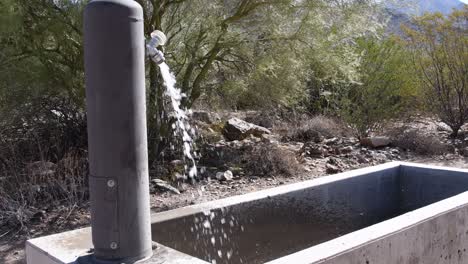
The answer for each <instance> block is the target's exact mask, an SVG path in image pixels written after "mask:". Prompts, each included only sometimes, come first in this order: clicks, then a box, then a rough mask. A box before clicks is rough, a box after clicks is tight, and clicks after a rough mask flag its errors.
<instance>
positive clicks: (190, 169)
mask: <svg viewBox="0 0 468 264" xmlns="http://www.w3.org/2000/svg"><path fill="white" fill-rule="evenodd" d="M159 69H160V70H161V75H162V77H163V79H164V85H165V86H166V91H165V95H167V97H168V98H170V101H171V106H172V110H173V111H174V113H173V114H174V117H175V119H176V121H175V123H174V124H172V129H173V131H174V136H175V137H180V138H181V139H182V142H183V144H182V147H183V154H184V159H185V160H186V162H187V163H186V164H185V171H186V173H188V177H189V178H190V179H192V180H193V179H194V178H195V177H196V176H197V164H196V161H195V157H196V153H195V151H194V149H195V148H194V140H193V138H194V135H195V129H194V128H192V127H191V125H190V124H189V119H188V114H189V110H186V109H183V108H182V99H183V98H184V97H185V94H183V93H182V91H181V90H180V89H179V88H177V87H176V79H175V76H174V74H172V72H171V70H170V68H169V66H168V65H167V64H166V63H165V62H162V63H161V64H159ZM184 176H185V177H186V175H184Z"/></svg>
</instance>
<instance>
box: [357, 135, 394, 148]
mask: <svg viewBox="0 0 468 264" xmlns="http://www.w3.org/2000/svg"><path fill="white" fill-rule="evenodd" d="M391 143H392V141H391V140H390V138H388V137H368V138H363V139H361V145H362V146H365V147H370V148H381V147H386V146H388V145H390V144H391Z"/></svg>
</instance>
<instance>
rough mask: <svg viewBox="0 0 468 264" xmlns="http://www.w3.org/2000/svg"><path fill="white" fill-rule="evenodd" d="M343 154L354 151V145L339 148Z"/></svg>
mask: <svg viewBox="0 0 468 264" xmlns="http://www.w3.org/2000/svg"><path fill="white" fill-rule="evenodd" d="M339 150H340V151H339V152H340V153H341V154H349V153H351V152H353V150H354V148H353V147H352V146H347V147H343V148H340V149H339Z"/></svg>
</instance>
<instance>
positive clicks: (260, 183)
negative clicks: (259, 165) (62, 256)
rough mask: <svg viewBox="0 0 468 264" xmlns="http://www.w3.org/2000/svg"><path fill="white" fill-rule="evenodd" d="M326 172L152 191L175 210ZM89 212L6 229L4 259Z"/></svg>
mask: <svg viewBox="0 0 468 264" xmlns="http://www.w3.org/2000/svg"><path fill="white" fill-rule="evenodd" d="M409 161H410V162H418V163H424V164H432V165H438V166H449V167H457V168H468V158H460V157H458V158H454V159H434V158H419V159H418V158H416V159H413V160H409ZM323 175H325V173H323V172H322V171H321V170H317V171H316V172H314V171H313V172H309V173H306V174H302V175H297V176H293V177H266V178H257V177H252V178H245V177H242V178H241V177H239V178H234V180H233V181H230V182H220V181H217V180H211V181H202V182H200V183H197V184H195V185H188V184H184V185H183V186H179V189H181V190H182V193H181V194H173V193H171V192H161V193H157V194H153V195H151V207H152V211H153V212H160V211H166V210H171V209H175V208H179V207H183V206H188V205H192V204H198V203H203V202H208V201H212V200H216V199H221V198H226V197H229V196H234V195H240V194H245V193H249V192H254V191H259V190H263V189H268V188H273V187H276V186H280V185H284V184H291V183H296V182H301V181H305V180H310V179H314V178H317V177H321V176H323ZM89 219H90V217H89V212H88V210H87V209H86V208H75V209H73V210H72V211H69V212H68V213H67V212H61V213H55V214H50V215H45V216H44V217H43V218H42V219H40V221H38V222H37V223H35V224H33V225H32V226H29V227H28V229H27V231H24V230H23V231H20V230H5V231H2V233H1V234H0V263H4V264H22V263H26V261H25V253H24V243H25V241H26V240H28V239H31V238H35V237H40V236H44V235H48V234H53V233H57V232H64V231H67V230H72V229H76V228H80V227H85V226H88V225H89Z"/></svg>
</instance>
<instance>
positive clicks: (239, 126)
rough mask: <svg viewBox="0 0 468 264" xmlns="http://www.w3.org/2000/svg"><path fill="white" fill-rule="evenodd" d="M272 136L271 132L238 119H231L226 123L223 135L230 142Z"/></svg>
mask: <svg viewBox="0 0 468 264" xmlns="http://www.w3.org/2000/svg"><path fill="white" fill-rule="evenodd" d="M265 134H271V131H270V130H268V129H266V128H264V127H261V126H257V125H254V124H251V123H248V122H245V121H244V120H241V119H238V118H231V119H229V120H228V121H227V122H226V125H225V126H224V129H223V135H224V136H225V137H226V139H228V140H231V141H233V140H243V139H246V138H248V137H250V136H251V135H252V136H255V137H262V135H265Z"/></svg>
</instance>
